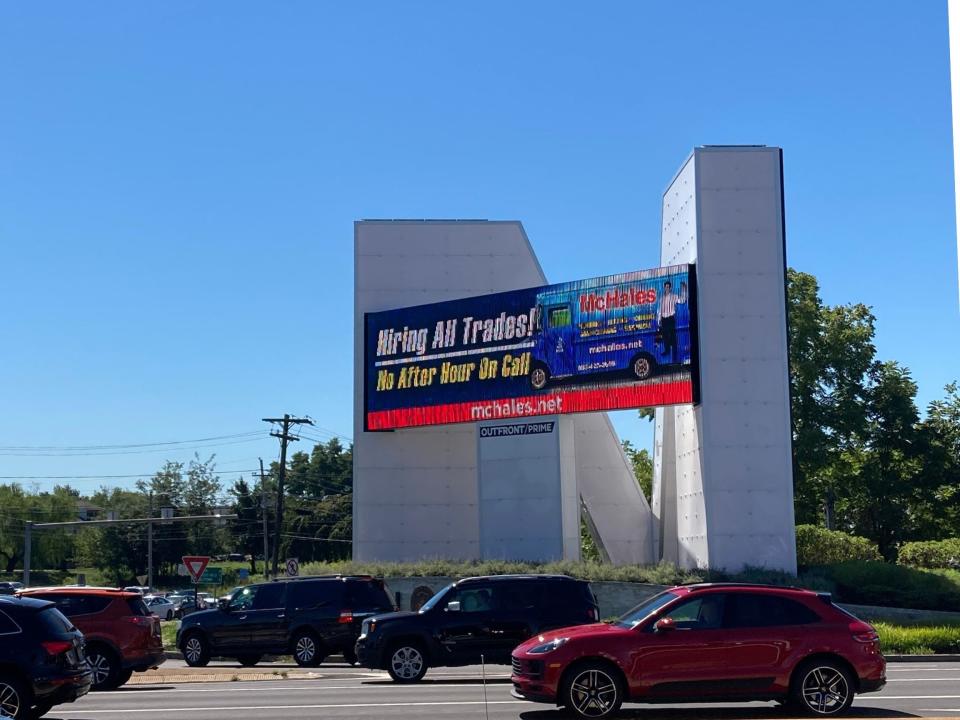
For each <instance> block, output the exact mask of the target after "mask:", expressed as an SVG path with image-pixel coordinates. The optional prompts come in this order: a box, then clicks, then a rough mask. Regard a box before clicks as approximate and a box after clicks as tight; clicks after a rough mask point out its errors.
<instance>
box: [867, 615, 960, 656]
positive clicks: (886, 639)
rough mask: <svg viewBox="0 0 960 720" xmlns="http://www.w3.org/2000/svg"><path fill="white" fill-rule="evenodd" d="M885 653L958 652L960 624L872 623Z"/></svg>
mask: <svg viewBox="0 0 960 720" xmlns="http://www.w3.org/2000/svg"><path fill="white" fill-rule="evenodd" d="M873 626H874V627H875V628H876V629H877V634H878V635H880V649H881V650H882V651H883V653H885V654H891V653H896V654H902V655H926V654H930V653H956V652H960V625H941V626H936V627H931V626H924V627H903V626H900V625H890V624H889V623H882V622H878V623H873Z"/></svg>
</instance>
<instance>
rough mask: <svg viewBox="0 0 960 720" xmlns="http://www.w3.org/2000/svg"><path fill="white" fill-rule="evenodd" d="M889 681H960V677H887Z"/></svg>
mask: <svg viewBox="0 0 960 720" xmlns="http://www.w3.org/2000/svg"><path fill="white" fill-rule="evenodd" d="M887 682H888V683H892V682H960V677H932V678H887Z"/></svg>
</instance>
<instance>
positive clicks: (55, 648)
mask: <svg viewBox="0 0 960 720" xmlns="http://www.w3.org/2000/svg"><path fill="white" fill-rule="evenodd" d="M40 644H41V645H42V646H43V649H44V650H46V651H47V655H49V656H50V657H56V656H57V655H60V654H62V653H65V652H67V650H69V649H70V648H72V647H73V643H72V642H68V641H66V640H47V641H46V642H42V643H40Z"/></svg>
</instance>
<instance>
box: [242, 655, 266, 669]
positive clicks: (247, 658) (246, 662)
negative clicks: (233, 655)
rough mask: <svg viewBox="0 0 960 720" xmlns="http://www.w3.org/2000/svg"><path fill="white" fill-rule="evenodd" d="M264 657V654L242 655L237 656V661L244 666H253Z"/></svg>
mask: <svg viewBox="0 0 960 720" xmlns="http://www.w3.org/2000/svg"><path fill="white" fill-rule="evenodd" d="M262 659H263V655H240V656H238V657H237V662H238V663H240V664H241V665H243V667H253V666H254V665H256V664H257V663H258V662H260V661H261V660H262Z"/></svg>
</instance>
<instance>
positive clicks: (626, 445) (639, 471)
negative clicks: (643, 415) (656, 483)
mask: <svg viewBox="0 0 960 720" xmlns="http://www.w3.org/2000/svg"><path fill="white" fill-rule="evenodd" d="M623 452H624V454H625V455H626V456H627V459H628V460H629V461H630V465H631V466H632V467H633V475H634V477H635V478H636V479H637V483H638V484H639V485H640V490H642V491H643V496H644V497H645V498H646V499H647V502H651V499H652V497H653V458H652V457H650V452H649V451H648V450H647V449H646V448H640V449H639V450H638V449H637V448H635V447H634V446H633V443H631V442H630V441H629V440H624V441H623Z"/></svg>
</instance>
